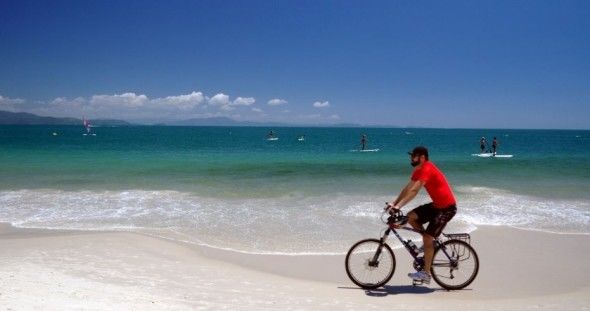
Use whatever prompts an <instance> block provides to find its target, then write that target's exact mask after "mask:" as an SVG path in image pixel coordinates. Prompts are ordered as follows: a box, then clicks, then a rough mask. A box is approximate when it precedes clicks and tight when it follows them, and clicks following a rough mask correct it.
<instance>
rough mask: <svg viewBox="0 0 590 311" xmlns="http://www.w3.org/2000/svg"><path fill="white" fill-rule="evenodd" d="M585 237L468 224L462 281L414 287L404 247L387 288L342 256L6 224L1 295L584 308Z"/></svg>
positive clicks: (263, 304) (69, 300)
mask: <svg viewBox="0 0 590 311" xmlns="http://www.w3.org/2000/svg"><path fill="white" fill-rule="evenodd" d="M588 242H590V236H583V235H582V236H581V235H563V234H552V233H539V232H531V231H526V230H520V229H514V228H510V227H480V228H479V229H478V230H476V231H474V232H472V245H473V246H474V247H475V249H476V250H477V252H478V254H479V257H480V264H481V269H480V273H479V275H478V277H477V279H476V280H475V281H474V283H473V284H472V285H470V286H469V287H468V288H467V289H465V290H461V291H452V292H448V291H445V290H442V289H440V287H439V286H438V285H437V284H435V283H434V282H433V283H431V284H430V285H429V286H417V287H414V286H412V285H411V281H410V280H409V279H408V278H407V276H406V273H408V272H410V270H411V267H410V265H411V264H410V258H409V255H407V254H406V253H405V251H404V252H402V251H394V252H395V255H396V258H397V268H396V271H395V274H394V276H393V278H392V279H391V280H390V282H389V283H388V284H387V285H386V286H385V287H384V288H380V289H377V290H373V291H364V290H361V289H359V288H357V287H356V286H355V285H354V284H352V282H350V280H348V277H347V276H346V273H345V271H344V255H313V256H306V255H299V256H297V255H288V256H285V255H257V254H244V253H238V252H232V251H227V250H219V249H214V248H208V247H203V246H198V245H189V244H188V243H183V242H175V241H171V240H166V239H162V238H157V237H153V236H148V235H144V234H141V233H129V232H92V231H67V230H59V231H54V230H43V229H20V228H15V227H12V226H10V225H9V224H0V248H1V249H3V250H4V251H3V252H2V254H1V255H0V266H1V268H0V304H1V305H5V306H7V307H10V308H13V309H15V310H19V309H28V308H31V307H43V308H46V309H47V308H49V309H70V308H71V309H74V308H82V309H104V307H105V306H108V307H113V308H117V307H118V308H126V309H127V308H148V309H161V308H166V309H183V310H184V309H194V308H196V307H204V308H219V307H229V308H241V309H244V308H245V309H268V308H271V309H284V308H286V309H342V308H346V309H372V308H375V309H378V308H383V307H386V306H388V307H391V306H397V307H398V308H400V309H410V308H412V309H415V307H416V306H420V307H421V308H423V309H427V310H428V309H434V308H439V307H440V306H441V304H442V305H445V306H447V305H448V306H457V307H459V308H465V307H469V308H471V309H476V310H487V309H497V308H514V307H515V306H517V308H525V307H526V308H536V309H555V310H557V309H560V310H561V309H579V310H583V309H584V308H587V307H588V306H589V305H590V298H589V297H590V281H589V280H587V279H586V276H587V275H590V268H588V267H587V265H586V264H585V263H586V262H588V260H589V259H590V243H588ZM56 284H58V285H59V286H56ZM118 293H124V295H120V294H118ZM35 297H44V299H41V300H37V302H35V299H33V298H35ZM484 301H485V303H482V302H484ZM518 306H519V307H518Z"/></svg>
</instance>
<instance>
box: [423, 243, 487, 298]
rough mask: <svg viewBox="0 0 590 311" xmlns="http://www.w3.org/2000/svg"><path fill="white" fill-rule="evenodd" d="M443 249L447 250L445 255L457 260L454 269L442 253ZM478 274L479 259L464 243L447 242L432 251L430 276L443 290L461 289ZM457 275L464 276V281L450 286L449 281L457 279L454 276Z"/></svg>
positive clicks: (473, 250)
mask: <svg viewBox="0 0 590 311" xmlns="http://www.w3.org/2000/svg"><path fill="white" fill-rule="evenodd" d="M443 247H445V248H446V249H447V253H448V254H449V255H450V256H451V257H452V258H454V259H456V260H457V265H456V266H455V267H453V265H452V264H451V263H450V262H449V258H448V257H447V255H446V254H445V253H444V252H443V251H442V248H443ZM478 272H479V257H478V256H477V253H476V252H475V249H474V248H473V247H472V246H471V245H469V244H468V243H467V242H465V241H461V240H448V241H445V242H444V243H443V245H442V246H441V247H438V248H437V249H436V250H435V251H434V256H433V260H432V266H431V268H430V274H431V275H432V278H433V279H434V281H435V282H436V283H437V284H438V285H440V286H441V287H442V288H444V289H447V290H458V289H463V288H465V287H467V286H469V284H471V282H473V280H475V277H476V276H477V273H478ZM457 273H458V276H464V277H465V278H466V280H465V281H460V282H459V283H458V284H452V283H451V282H450V281H451V280H454V279H455V278H457V276H455V274H457Z"/></svg>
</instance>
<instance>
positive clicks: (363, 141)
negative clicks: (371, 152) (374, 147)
mask: <svg viewBox="0 0 590 311" xmlns="http://www.w3.org/2000/svg"><path fill="white" fill-rule="evenodd" d="M366 147H367V135H365V134H363V135H362V136H361V150H365V148H366Z"/></svg>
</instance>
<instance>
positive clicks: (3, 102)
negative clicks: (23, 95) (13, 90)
mask: <svg viewBox="0 0 590 311" xmlns="http://www.w3.org/2000/svg"><path fill="white" fill-rule="evenodd" d="M24 102H25V100H24V99H20V98H9V97H4V96H2V95H0V110H8V111H16V106H17V105H20V104H23V103H24Z"/></svg>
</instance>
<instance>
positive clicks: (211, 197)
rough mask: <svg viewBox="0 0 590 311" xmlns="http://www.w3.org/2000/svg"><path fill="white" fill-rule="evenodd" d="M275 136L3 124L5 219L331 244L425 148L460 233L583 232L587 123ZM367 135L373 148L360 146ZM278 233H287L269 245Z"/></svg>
mask: <svg viewBox="0 0 590 311" xmlns="http://www.w3.org/2000/svg"><path fill="white" fill-rule="evenodd" d="M273 130H274V131H275V133H276V135H277V136H278V137H279V140H277V141H267V140H266V139H265V136H266V134H267V132H268V131H269V128H256V127H159V126H137V127H112V128H109V127H104V128H94V129H93V131H94V133H96V136H83V135H82V134H83V132H84V131H83V128H82V127H81V126H80V127H76V126H0V204H2V205H3V207H2V210H0V221H8V222H11V223H13V224H15V225H20V226H23V227H27V226H28V227H47V228H76V229H99V230H100V229H121V230H139V229H141V230H148V231H154V230H155V231H157V232H160V233H161V232H164V233H162V234H166V235H169V236H176V237H181V238H182V239H187V240H190V241H194V242H196V243H202V244H209V245H213V246H218V247H227V248H234V249H239V250H244V251H255V252H256V251H260V252H266V251H269V252H276V251H279V250H278V249H277V247H278V246H276V245H279V244H281V243H285V242H288V243H290V245H292V249H289V250H287V251H286V252H303V253H305V252H311V253H316V252H340V251H341V250H342V247H343V246H344V245H346V244H347V243H349V242H350V241H352V240H354V238H356V236H361V235H362V234H363V233H364V234H365V235H366V234H367V233H372V232H373V231H371V229H372V230H378V227H376V225H375V220H376V221H377V223H378V214H379V213H378V210H379V209H380V208H381V206H382V204H383V202H385V200H389V199H391V198H392V197H393V196H395V195H397V193H398V192H399V189H400V188H401V187H403V185H404V184H405V183H406V182H407V180H408V177H409V175H410V173H411V170H412V168H411V166H410V165H409V159H408V156H407V154H406V152H407V151H408V150H411V149H412V148H413V147H414V146H416V145H425V146H427V147H428V148H429V150H430V154H431V160H432V161H434V162H435V163H436V164H437V165H438V166H439V167H440V168H441V169H442V170H443V171H444V173H445V174H446V176H447V178H448V179H449V181H450V182H451V184H452V186H453V189H454V191H455V193H456V195H457V198H458V201H459V207H460V214H458V217H457V223H458V229H462V230H473V228H474V227H476V226H477V225H481V224H491V225H512V226H517V227H522V228H527V229H532V230H545V231H555V232H563V231H564V230H565V231H566V232H573V233H590V223H589V219H590V191H589V190H590V131H557V130H474V129H469V130H462V129H397V128H396V129H382V128H370V129H359V128H274V129H273ZM54 132H55V133H56V134H57V135H55V136H54V135H53V133H54ZM363 133H364V134H367V136H368V148H371V149H379V151H378V152H357V151H358V150H357V149H358V147H359V141H360V136H361V134H363ZM299 135H305V138H306V139H305V141H298V140H297V137H298V136H299ZM481 136H486V138H487V139H488V140H489V141H491V138H492V137H493V136H497V137H498V139H499V140H500V148H499V152H498V153H499V154H512V155H514V157H513V158H509V159H500V158H479V157H474V156H472V155H471V154H473V153H477V152H478V151H479V138H480V137H481ZM426 200H427V198H426V197H425V196H424V195H421V196H420V197H418V198H417V199H416V201H415V202H414V203H413V204H412V205H415V204H418V203H421V202H423V201H426ZM461 211H462V212H463V213H461ZM340 227H343V228H340ZM221 228H224V229H225V228H227V229H229V230H227V231H230V233H227V232H225V231H226V230H223V231H224V233H223V234H221V235H219V230H221ZM330 231H331V232H332V233H335V234H329V233H326V232H330ZM277 232H287V233H290V236H288V237H285V240H280V241H275V240H274V239H275V238H271V237H272V236H276V234H277ZM303 239H305V240H306V241H312V242H310V243H308V242H305V243H303V242H301V240H303ZM275 244H276V245H275Z"/></svg>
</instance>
